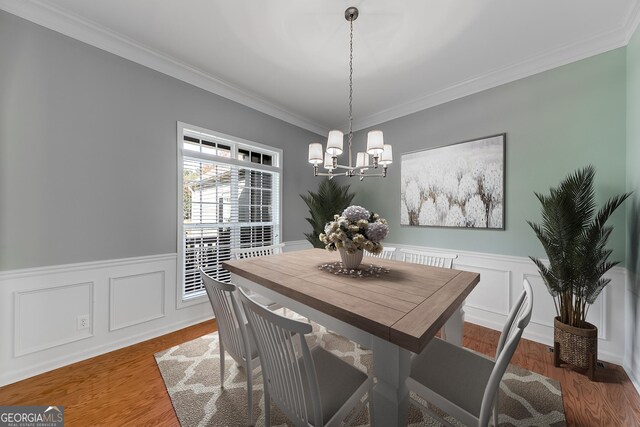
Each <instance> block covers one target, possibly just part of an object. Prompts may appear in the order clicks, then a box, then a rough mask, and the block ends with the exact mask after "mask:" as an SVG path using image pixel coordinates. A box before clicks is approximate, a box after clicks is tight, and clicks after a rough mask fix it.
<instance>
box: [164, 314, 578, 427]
mask: <svg viewBox="0 0 640 427" xmlns="http://www.w3.org/2000/svg"><path fill="white" fill-rule="evenodd" d="M287 312H288V313H291V311H290V310H288V311H287ZM289 315H290V316H295V314H294V313H292V314H289ZM312 325H313V333H312V334H310V335H309V336H308V337H307V341H308V342H309V344H310V345H313V344H318V345H321V346H322V347H324V348H326V349H327V350H329V351H331V352H333V353H335V354H336V355H338V356H339V357H341V358H343V359H344V360H346V361H347V362H349V363H351V364H353V365H354V366H356V367H357V368H359V369H362V370H363V371H366V372H370V370H371V367H372V357H371V352H370V351H369V350H366V349H363V348H361V347H359V346H358V345H356V344H354V343H353V342H351V341H349V340H347V339H346V338H344V337H342V336H340V335H336V334H334V333H331V332H328V331H327V330H326V329H325V328H323V327H321V326H319V325H317V324H315V323H313V324H312ZM155 357H156V361H157V363H158V368H159V369H160V372H161V374H162V378H163V379H164V383H165V385H166V387H167V391H168V392H169V396H170V397H171V402H172V403H173V406H174V408H175V410H176V415H177V416H178V419H179V420H180V424H181V426H182V427H196V426H200V427H203V426H216V427H222V426H229V427H236V426H244V425H247V407H246V405H247V398H246V393H247V392H246V376H245V372H244V370H243V369H242V368H240V367H239V366H237V365H236V364H235V362H234V361H233V359H232V358H231V357H230V356H229V355H226V358H225V374H224V388H222V389H221V388H220V357H219V350H218V334H217V333H212V334H209V335H205V336H202V337H200V338H197V339H195V340H193V341H189V342H186V343H184V344H181V345H178V346H175V347H172V348H170V349H168V350H164V351H161V352H159V353H156V355H155ZM253 375H254V377H253V402H254V408H253V412H254V420H255V425H256V426H263V425H264V412H263V408H264V399H263V393H262V390H263V386H262V375H261V373H260V369H256V370H254V372H253ZM412 398H417V399H419V398H418V397H417V396H415V395H413V394H412ZM422 403H423V404H425V402H424V401H422ZM436 411H437V410H436ZM361 412H362V413H361V414H359V415H358V416H357V417H356V421H355V423H354V425H356V426H366V425H368V424H369V423H368V415H367V413H366V411H361ZM437 412H439V414H440V415H442V416H443V418H444V419H445V420H447V421H449V422H451V423H452V424H454V425H460V424H459V423H458V422H457V421H456V420H454V419H453V418H451V417H449V416H447V415H446V414H444V413H442V412H440V411H437ZM271 425H272V426H274V427H277V426H279V427H284V426H290V425H291V424H290V423H289V422H288V421H287V418H286V416H285V415H284V414H283V413H282V412H280V411H279V410H278V408H277V407H275V406H272V410H271ZM407 425H408V426H410V427H418V426H420V427H422V426H440V425H441V424H440V423H439V422H438V421H436V420H434V419H432V418H431V417H429V415H427V413H426V412H423V411H422V410H421V409H419V407H418V406H417V405H414V404H411V405H410V407H409V414H408V423H407ZM499 425H500V426H558V427H559V426H565V425H566V421H565V416H564V409H563V405H562V393H561V389H560V384H559V383H558V382H557V381H555V380H552V379H550V378H547V377H544V376H542V375H538V374H536V373H533V372H530V371H528V370H526V369H522V368H519V367H516V366H514V365H510V366H509V368H508V370H507V372H506V373H505V375H504V377H503V381H502V383H501V385H500V418H499Z"/></svg>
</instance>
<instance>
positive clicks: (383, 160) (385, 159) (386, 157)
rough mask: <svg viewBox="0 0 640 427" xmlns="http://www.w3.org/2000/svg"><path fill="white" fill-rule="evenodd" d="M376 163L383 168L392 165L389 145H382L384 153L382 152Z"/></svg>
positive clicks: (391, 151)
mask: <svg viewBox="0 0 640 427" xmlns="http://www.w3.org/2000/svg"><path fill="white" fill-rule="evenodd" d="M378 163H380V164H381V165H383V166H384V165H390V164H391V163H393V150H392V148H391V144H384V151H383V152H382V155H381V156H380V161H379V162H378Z"/></svg>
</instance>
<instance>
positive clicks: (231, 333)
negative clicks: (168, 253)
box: [200, 270, 250, 364]
mask: <svg viewBox="0 0 640 427" xmlns="http://www.w3.org/2000/svg"><path fill="white" fill-rule="evenodd" d="M200 274H201V277H202V282H203V283H204V287H205V289H206V291H207V295H208V296H209V301H211V306H212V307H213V314H214V315H215V317H216V323H217V325H218V334H219V336H220V341H221V342H222V345H223V346H224V348H225V350H226V351H227V352H228V353H229V354H230V355H231V357H233V359H234V360H235V361H236V362H238V363H239V364H242V362H243V361H244V360H246V359H247V357H249V356H250V355H247V350H246V349H248V348H249V343H248V339H247V338H248V335H247V330H246V328H245V324H244V320H243V321H238V319H244V318H243V316H242V312H241V311H240V307H239V306H238V303H237V302H236V300H235V298H234V297H233V293H234V292H235V290H236V286H235V285H232V284H230V283H222V282H219V281H217V280H215V279H213V278H212V277H211V276H209V275H207V274H206V273H205V272H204V271H202V270H201V271H200Z"/></svg>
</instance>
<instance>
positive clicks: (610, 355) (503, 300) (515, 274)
mask: <svg viewBox="0 0 640 427" xmlns="http://www.w3.org/2000/svg"><path fill="white" fill-rule="evenodd" d="M386 244H387V245H388V246H395V247H397V248H405V249H413V250H424V251H429V252H446V253H456V254H458V258H457V259H456V260H455V262H454V265H453V267H454V268H458V269H460V270H467V271H473V272H476V273H480V283H479V284H478V286H476V288H475V289H474V290H473V291H472V292H471V294H470V295H469V297H468V298H467V300H466V302H465V306H464V311H465V321H467V322H471V323H476V324H478V325H482V326H486V327H488V328H491V329H496V330H502V327H503V326H504V323H505V322H506V318H507V314H508V313H509V311H510V310H511V307H512V305H513V303H514V301H515V299H516V298H517V297H518V295H519V294H520V293H521V292H522V282H523V280H524V279H527V280H529V282H530V283H531V286H532V288H533V295H534V304H533V313H532V315H531V322H530V323H529V326H528V327H527V329H526V330H525V333H524V337H525V338H527V339H530V340H533V341H536V342H540V343H543V344H546V345H549V346H553V318H554V317H555V308H554V305H553V300H552V298H551V296H550V295H549V293H548V292H547V289H546V287H545V285H544V282H543V281H542V278H541V277H540V275H539V274H538V270H537V268H536V266H535V265H534V264H533V262H531V260H530V259H529V258H525V257H513V256H506V255H497V254H487V253H478V252H468V251H453V250H450V249H441V248H432V247H422V246H415V245H403V244H399V243H390V242H389V243H386ZM396 256H399V255H398V254H396ZM398 259H399V258H398ZM625 275H626V269H624V268H621V267H615V268H613V269H612V270H611V271H610V272H609V274H608V275H607V276H608V277H610V278H611V279H612V281H611V283H610V284H609V285H608V286H607V287H606V288H605V290H604V291H603V292H602V294H601V295H600V297H599V298H598V300H597V301H596V303H595V304H594V305H593V306H592V307H591V308H590V309H589V314H588V316H587V320H588V321H589V322H591V323H593V324H594V325H596V326H597V327H598V337H599V340H598V358H599V359H601V360H605V361H607V362H611V363H616V364H619V365H622V364H623V355H624V352H625V336H624V329H625V326H624V325H625V314H624V312H625V310H624V309H623V307H624V306H625V291H624V290H625V281H626V280H625Z"/></svg>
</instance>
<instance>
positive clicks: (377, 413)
mask: <svg viewBox="0 0 640 427" xmlns="http://www.w3.org/2000/svg"><path fill="white" fill-rule="evenodd" d="M372 351H373V375H374V376H375V377H376V379H377V383H376V384H375V385H374V387H373V397H372V401H373V416H374V425H375V426H377V427H396V426H406V425H407V414H408V409H409V390H408V389H407V386H406V384H405V381H406V379H407V377H408V376H409V370H410V358H411V352H409V351H408V350H405V349H403V348H400V347H398V346H397V345H396V344H392V343H390V342H389V341H385V340H383V339H382V338H378V337H376V336H374V337H372Z"/></svg>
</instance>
